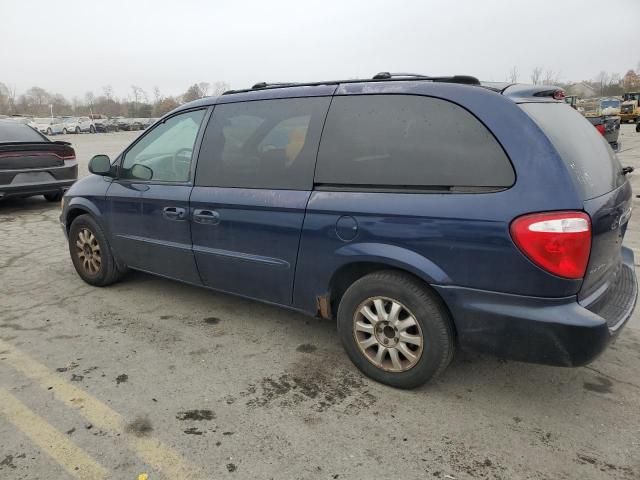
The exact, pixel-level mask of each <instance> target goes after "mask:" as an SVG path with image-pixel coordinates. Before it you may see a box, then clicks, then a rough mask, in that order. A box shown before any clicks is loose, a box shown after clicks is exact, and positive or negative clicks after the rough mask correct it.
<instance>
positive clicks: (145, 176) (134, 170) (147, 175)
mask: <svg viewBox="0 0 640 480" xmlns="http://www.w3.org/2000/svg"><path fill="white" fill-rule="evenodd" d="M131 176H132V177H133V178H136V179H138V180H151V179H152V178H153V170H151V169H150V168H149V167H147V166H146V165H141V164H139V163H136V164H135V165H134V166H133V167H131Z"/></svg>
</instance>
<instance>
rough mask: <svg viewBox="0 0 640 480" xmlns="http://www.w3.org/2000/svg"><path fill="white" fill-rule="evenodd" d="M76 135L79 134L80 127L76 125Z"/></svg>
mask: <svg viewBox="0 0 640 480" xmlns="http://www.w3.org/2000/svg"><path fill="white" fill-rule="evenodd" d="M76 135H80V127H76Z"/></svg>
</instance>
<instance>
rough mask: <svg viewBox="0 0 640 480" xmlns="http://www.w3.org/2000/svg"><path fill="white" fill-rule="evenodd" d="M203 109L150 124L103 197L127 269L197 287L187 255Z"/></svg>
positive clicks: (190, 254)
mask: <svg viewBox="0 0 640 480" xmlns="http://www.w3.org/2000/svg"><path fill="white" fill-rule="evenodd" d="M205 113H206V110H203V109H200V110H192V111H188V112H183V113H179V114H177V115H174V116H172V117H169V118H168V119H166V120H164V121H162V122H160V123H158V124H156V125H155V126H154V127H153V129H152V130H150V131H149V132H148V133H146V134H145V135H144V136H143V137H141V138H140V140H139V141H137V142H136V143H135V144H133V146H131V148H129V149H128V150H127V151H126V152H125V153H124V158H123V159H122V163H121V168H120V169H119V175H118V178H117V179H116V180H115V181H114V182H113V184H112V185H111V187H110V188H109V191H108V192H107V197H108V200H109V202H110V205H111V213H110V218H111V222H110V223H111V231H112V236H113V238H114V244H115V248H116V250H117V251H118V253H119V254H120V256H121V257H122V258H123V260H124V261H125V263H127V264H128V265H129V266H131V267H133V268H137V269H140V270H144V271H148V272H151V273H155V274H158V275H163V276H166V277H170V278H175V279H178V280H182V281H186V282H190V283H195V284H200V283H201V281H200V276H199V275H198V270H197V268H196V264H195V260H194V258H193V252H192V250H191V228H190V211H189V196H190V194H191V190H192V188H193V186H192V185H193V184H192V177H193V168H192V166H193V163H192V160H193V157H194V153H193V152H194V148H195V145H197V141H196V140H197V138H198V133H199V131H200V125H201V123H202V120H203V118H204V116H205Z"/></svg>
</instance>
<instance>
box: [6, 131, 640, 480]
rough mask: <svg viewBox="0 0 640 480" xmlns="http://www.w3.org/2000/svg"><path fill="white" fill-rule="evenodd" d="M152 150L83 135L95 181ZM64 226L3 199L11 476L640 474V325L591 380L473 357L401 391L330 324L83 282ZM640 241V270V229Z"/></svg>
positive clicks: (196, 293)
mask: <svg viewBox="0 0 640 480" xmlns="http://www.w3.org/2000/svg"><path fill="white" fill-rule="evenodd" d="M137 134H138V133H137V132H132V133H113V134H102V135H100V134H96V135H89V134H87V135H79V136H69V137H67V138H68V139H69V140H70V141H71V142H73V144H74V146H75V148H76V150H77V153H78V157H79V159H80V163H81V175H85V174H86V164H87V162H88V159H89V158H90V156H92V155H93V154H96V153H108V154H110V155H111V156H112V157H113V156H115V155H116V154H117V153H118V152H119V151H120V150H121V149H123V148H124V147H125V146H126V145H127V144H128V142H130V141H131V139H132V138H134V137H135V136H136V135H137ZM621 138H622V142H623V146H622V152H621V153H620V157H621V159H622V161H623V164H625V165H634V166H636V167H640V134H636V133H635V131H634V130H633V128H632V126H630V125H624V126H623V132H622V137H621ZM631 178H632V182H633V183H634V184H635V186H636V188H635V189H636V191H637V192H639V193H640V188H638V187H639V186H640V185H639V183H640V170H639V172H638V173H636V174H633V175H632V177H631ZM636 202H637V200H636ZM58 215H59V206H58V205H57V204H50V203H47V202H45V201H44V200H43V199H42V198H41V197H34V198H30V199H25V200H10V201H6V202H3V203H0V233H1V235H0V478H2V479H30V480H33V479H58V478H82V479H89V478H114V479H137V478H139V477H138V476H139V475H140V474H143V473H147V474H148V478H149V479H150V480H156V479H161V478H164V479H196V478H207V479H218V478H243V479H253V478H255V479H270V478H273V479H363V478H385V477H386V478H403V479H423V478H434V479H476V478H483V479H493V478H495V479H509V480H510V479H550V480H551V479H554V480H555V479H612V478H613V479H629V480H632V479H638V478H640V378H639V374H638V372H639V370H640V320H639V318H638V317H639V316H640V310H638V311H637V313H636V315H635V317H634V318H633V319H632V321H631V322H630V323H629V325H628V326H627V328H626V329H625V331H624V332H623V333H622V335H621V337H620V338H619V340H618V342H617V343H616V344H614V345H613V346H611V348H610V349H609V350H608V351H607V352H605V353H604V354H603V355H602V357H600V358H599V359H598V360H597V361H595V362H594V363H593V364H591V365H589V366H587V367H584V368H576V369H562V368H551V367H544V366H537V365H528V364H523V363H517V362H505V361H500V360H497V359H495V358H490V357H481V356H477V355H470V354H460V355H458V356H457V357H456V359H455V360H454V362H453V364H452V365H451V367H450V368H449V369H448V370H447V372H446V373H445V374H444V375H443V376H442V377H441V378H439V379H438V380H437V381H436V382H434V383H432V384H430V385H427V386H425V387H423V388H420V389H418V390H415V391H400V390H394V389H392V388H388V387H385V386H382V385H379V384H376V383H374V382H372V381H370V380H368V379H367V378H364V377H363V376H362V375H361V374H360V373H359V372H358V371H357V370H356V369H355V368H354V367H353V366H352V365H351V363H350V362H349V360H348V359H347V357H346V355H345V354H344V353H343V351H342V348H341V346H340V343H339V341H338V337H337V334H336V331H335V325H334V324H333V323H331V322H328V321H321V320H316V319H311V318H307V317H304V316H302V315H299V314H296V313H291V312H288V311H285V310H281V309H277V308H274V307H270V306H266V305H262V304H259V303H254V302H250V301H246V300H242V299H238V298H235V297H232V296H228V295H223V294H217V293H213V292H210V291H207V290H204V289H198V288H195V287H190V286H186V285H182V284H179V283H175V282H171V281H168V280H163V279H160V278H155V277H152V276H149V275H145V274H140V273H133V274H130V275H129V276H128V277H126V279H125V280H124V281H122V282H121V283H119V284H117V285H114V286H112V287H109V288H104V289H99V288H93V287H90V286H88V285H86V284H85V283H83V282H82V281H81V280H80V278H79V277H78V276H77V275H76V273H75V271H74V269H73V267H72V264H71V261H70V259H69V255H68V251H67V247H66V243H65V239H64V236H63V234H62V232H61V230H60V227H59V224H58ZM626 244H627V245H629V246H631V247H633V248H635V250H636V255H637V258H638V259H640V217H639V216H638V214H637V213H636V215H635V216H634V217H633V218H632V220H631V224H630V228H629V231H628V234H627V237H626ZM638 261H640V260H638ZM141 478H144V477H141Z"/></svg>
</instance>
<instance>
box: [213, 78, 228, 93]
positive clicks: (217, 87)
mask: <svg viewBox="0 0 640 480" xmlns="http://www.w3.org/2000/svg"><path fill="white" fill-rule="evenodd" d="M229 88H230V87H229V84H228V83H227V82H220V81H218V82H214V83H213V88H212V89H211V95H213V96H214V97H218V96H220V95H222V94H223V93H224V92H226V91H227V90H229Z"/></svg>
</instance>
